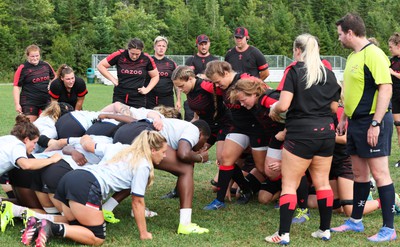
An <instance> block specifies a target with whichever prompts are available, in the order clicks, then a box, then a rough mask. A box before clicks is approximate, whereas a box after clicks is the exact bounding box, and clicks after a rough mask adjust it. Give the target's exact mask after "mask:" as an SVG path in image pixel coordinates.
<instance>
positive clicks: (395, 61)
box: [389, 33, 400, 167]
mask: <svg viewBox="0 0 400 247" xmlns="http://www.w3.org/2000/svg"><path fill="white" fill-rule="evenodd" d="M389 51H390V53H391V54H392V58H391V59H390V74H391V75H392V82H393V84H392V87H393V95H392V113H393V120H394V126H396V131H397V139H398V144H399V146H400V33H394V34H393V35H392V36H390V38H389ZM395 166H396V167H399V166H400V160H399V161H397V163H396V164H395Z"/></svg>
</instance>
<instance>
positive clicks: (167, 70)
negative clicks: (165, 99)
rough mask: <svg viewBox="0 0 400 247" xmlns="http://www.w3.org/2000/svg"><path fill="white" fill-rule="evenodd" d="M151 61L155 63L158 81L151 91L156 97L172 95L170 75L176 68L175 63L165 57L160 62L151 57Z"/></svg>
mask: <svg viewBox="0 0 400 247" xmlns="http://www.w3.org/2000/svg"><path fill="white" fill-rule="evenodd" d="M153 59H154V62H155V63H156V66H157V69H158V74H159V75H160V80H159V81H158V83H157V84H156V86H155V87H154V88H153V89H152V90H151V91H152V92H153V93H154V94H155V95H158V96H169V95H173V94H174V83H173V82H172V80H171V75H172V72H173V71H174V70H175V68H176V67H177V65H176V63H175V62H174V61H172V60H171V59H169V58H167V57H163V58H162V59H161V60H158V59H157V58H156V57H154V56H153ZM146 86H147V85H146Z"/></svg>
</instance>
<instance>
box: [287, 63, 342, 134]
mask: <svg viewBox="0 0 400 247" xmlns="http://www.w3.org/2000/svg"><path fill="white" fill-rule="evenodd" d="M305 72H306V70H305V69H304V63H303V62H297V63H296V64H294V65H292V66H290V68H289V70H288V71H287V73H286V77H285V81H284V82H283V88H282V91H288V92H291V93H293V99H292V102H291V104H290V106H289V110H288V112H287V114H286V129H287V134H286V139H293V138H299V139H301V138H303V139H304V138H305V139H309V138H314V139H327V138H334V137H335V126H334V124H333V119H332V110H331V103H332V102H333V101H336V102H337V101H338V100H339V98H340V91H341V88H340V86H339V84H338V82H337V80H336V77H335V74H334V73H333V72H332V71H331V70H329V69H326V75H327V80H326V82H325V81H324V80H322V81H321V82H320V83H318V84H317V85H312V86H311V87H310V88H308V89H306V78H305Z"/></svg>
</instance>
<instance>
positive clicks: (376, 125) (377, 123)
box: [371, 120, 381, 127]
mask: <svg viewBox="0 0 400 247" xmlns="http://www.w3.org/2000/svg"><path fill="white" fill-rule="evenodd" d="M371 126H372V127H378V126H381V123H379V122H378V121H376V120H372V122H371Z"/></svg>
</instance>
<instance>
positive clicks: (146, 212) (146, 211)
mask: <svg viewBox="0 0 400 247" xmlns="http://www.w3.org/2000/svg"><path fill="white" fill-rule="evenodd" d="M157 215H158V214H157V213H156V212H154V211H151V210H150V209H148V208H145V209H144V217H146V218H152V217H154V216H157ZM131 216H132V217H133V218H135V215H134V214H133V211H132V210H131Z"/></svg>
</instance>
